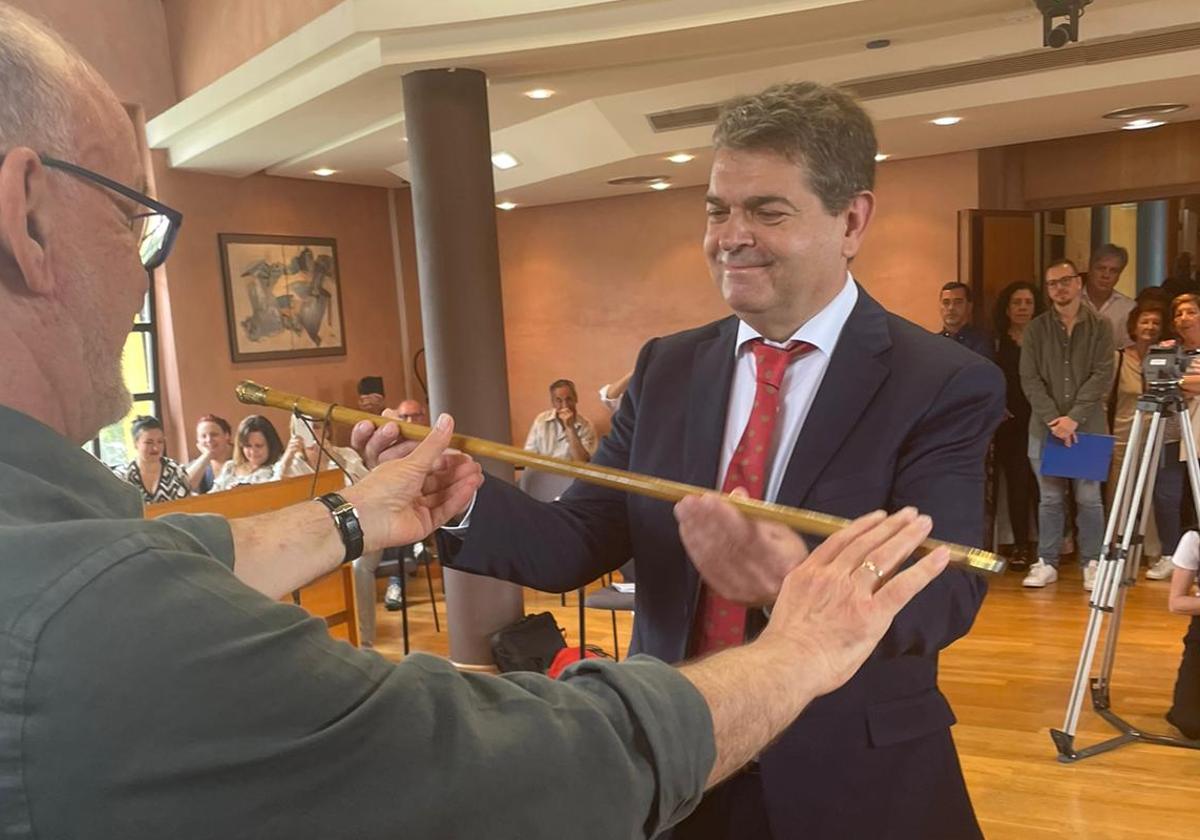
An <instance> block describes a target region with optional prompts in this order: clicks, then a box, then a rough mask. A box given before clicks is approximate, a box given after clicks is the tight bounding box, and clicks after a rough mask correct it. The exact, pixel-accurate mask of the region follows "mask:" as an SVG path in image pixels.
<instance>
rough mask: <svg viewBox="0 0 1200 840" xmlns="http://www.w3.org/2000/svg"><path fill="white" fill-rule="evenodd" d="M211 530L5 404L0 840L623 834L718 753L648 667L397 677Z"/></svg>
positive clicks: (414, 665)
mask: <svg viewBox="0 0 1200 840" xmlns="http://www.w3.org/2000/svg"><path fill="white" fill-rule="evenodd" d="M232 566H233V543H232V538H231V535H230V531H229V526H228V524H227V523H226V522H225V520H223V519H221V518H219V517H214V516H175V517H163V518H161V519H156V520H146V519H143V518H142V505H141V500H140V498H139V494H138V492H137V490H135V489H134V488H133V487H131V486H129V485H127V484H124V483H122V482H121V481H120V480H119V479H117V478H115V477H114V476H113V475H112V474H111V473H110V472H109V471H108V469H106V468H105V467H104V466H103V465H102V464H100V463H99V462H98V461H96V460H94V459H93V458H92V457H91V456H90V455H88V454H87V453H85V452H83V451H82V450H80V449H79V448H78V447H76V446H73V445H71V444H70V443H68V442H67V441H66V440H65V439H63V438H62V437H61V436H59V435H58V434H56V433H55V432H53V431H52V430H50V429H48V428H47V427H45V426H43V425H41V424H39V423H37V422H36V421H34V420H32V419H31V418H29V417H27V416H25V415H23V414H19V413H17V412H14V411H12V410H11V409H8V408H5V407H3V406H0V836H3V837H39V838H51V837H53V838H60V837H61V838H67V837H71V838H90V837H94V838H106V840H113V839H114V838H121V840H135V839H136V838H147V840H150V839H151V838H152V839H153V840H163V838H171V839H172V840H186V838H201V837H204V838H238V837H246V838H308V837H311V838H321V840H331V839H332V838H348V840H350V839H352V840H366V839H367V838H383V837H413V838H425V837H429V838H460V837H461V838H505V837H511V838H537V837H572V838H576V837H596V838H612V837H642V836H648V835H651V834H653V833H655V832H657V831H659V830H661V829H662V828H664V827H666V826H668V825H669V824H671V823H673V822H675V821H677V820H678V819H680V818H682V817H683V816H685V815H686V814H687V813H688V812H690V811H691V810H692V808H693V807H694V806H695V804H696V803H697V802H698V801H699V798H700V793H701V790H702V788H703V785H704V781H705V778H706V777H707V775H708V773H709V771H710V769H711V767H712V763H713V760H714V756H715V750H714V744H713V737H712V721H711V718H710V716H709V713H708V708H707V706H706V705H705V703H704V701H703V699H702V698H701V696H700V694H699V693H698V692H697V691H696V690H695V688H694V687H693V686H692V685H691V683H690V682H688V681H687V680H686V679H685V678H684V677H682V676H680V675H679V673H678V672H677V671H675V670H674V669H672V668H670V667H668V666H666V665H664V664H662V663H661V662H658V661H657V660H654V659H650V658H648V657H635V658H634V659H632V660H630V661H629V662H627V663H622V664H620V665H615V664H613V663H610V662H598V661H596V660H589V661H588V662H585V663H581V664H580V665H578V666H575V667H574V669H573V670H572V671H571V672H569V675H568V677H566V678H565V679H564V680H562V681H559V682H554V681H551V680H548V679H545V678H544V677H541V676H538V675H533V674H525V675H508V676H505V677H499V678H498V677H489V676H484V675H475V674H464V673H460V672H458V671H457V670H456V669H455V668H454V667H453V666H452V665H450V663H448V662H447V661H445V660H443V659H440V658H437V657H433V656H427V655H423V654H416V655H413V656H410V657H407V658H406V659H405V660H404V661H403V662H402V663H400V664H398V665H397V664H392V663H390V662H388V661H386V660H384V659H383V658H381V657H380V656H378V655H376V654H374V653H370V652H365V651H359V650H356V649H354V648H352V647H350V646H349V645H347V644H345V643H343V642H338V641H336V640H334V639H332V638H331V637H330V636H329V634H328V632H327V631H326V629H325V626H324V623H323V622H322V621H320V620H319V619H314V618H312V617H310V616H308V614H307V613H305V612H304V611H303V610H301V609H299V608H298V607H293V606H291V605H285V604H280V603H276V602H274V601H272V600H270V599H268V598H266V597H264V596H263V595H261V594H259V593H257V592H255V591H253V590H251V589H250V588H248V587H247V586H245V585H244V584H242V583H241V582H240V581H239V580H238V579H237V578H236V577H234V575H233V574H232V572H231V569H232Z"/></svg>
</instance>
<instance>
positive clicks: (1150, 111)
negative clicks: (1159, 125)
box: [1103, 102, 1187, 121]
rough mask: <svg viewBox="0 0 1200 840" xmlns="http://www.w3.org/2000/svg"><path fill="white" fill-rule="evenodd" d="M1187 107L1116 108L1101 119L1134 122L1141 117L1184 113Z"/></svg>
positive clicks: (1171, 105) (1163, 105) (1135, 106)
mask: <svg viewBox="0 0 1200 840" xmlns="http://www.w3.org/2000/svg"><path fill="white" fill-rule="evenodd" d="M1186 110H1187V106H1186V105H1184V104H1182V103H1180V102H1162V103H1159V104H1157V105H1134V106H1133V107H1131V108H1118V109H1117V110H1115V111H1109V112H1108V113H1107V114H1104V115H1103V117H1104V119H1106V120H1122V121H1125V120H1136V119H1141V118H1143V117H1163V116H1166V115H1167V114H1177V113H1179V112H1180V111H1186Z"/></svg>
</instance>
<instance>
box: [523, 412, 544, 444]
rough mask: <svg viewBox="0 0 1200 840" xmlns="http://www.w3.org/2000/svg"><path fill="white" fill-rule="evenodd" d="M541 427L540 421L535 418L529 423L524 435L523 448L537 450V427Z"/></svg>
mask: <svg viewBox="0 0 1200 840" xmlns="http://www.w3.org/2000/svg"><path fill="white" fill-rule="evenodd" d="M539 428H541V423H539V422H538V421H537V420H536V419H535V420H534V421H533V422H532V423H530V424H529V434H527V435H525V448H526V449H528V450H529V451H530V452H538V451H540V450H539V449H538V429H539Z"/></svg>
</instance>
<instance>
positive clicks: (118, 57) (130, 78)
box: [6, 0, 175, 119]
mask: <svg viewBox="0 0 1200 840" xmlns="http://www.w3.org/2000/svg"><path fill="white" fill-rule="evenodd" d="M6 2H8V3H10V4H11V5H13V6H16V7H17V8H18V9H22V10H23V11H26V12H28V13H30V14H32V15H34V16H35V17H38V18H40V19H41V20H43V21H45V22H46V23H48V24H49V25H50V27H51V28H52V29H54V31H56V32H57V33H58V34H59V35H61V36H62V37H63V38H65V39H66V40H67V41H69V42H70V43H71V44H72V45H73V46H74V47H75V48H76V49H77V50H79V52H80V53H81V54H82V55H83V57H84V58H85V59H87V60H88V62H90V63H91V64H92V66H93V67H95V68H96V69H97V70H98V71H99V72H100V75H102V76H103V77H104V78H105V79H106V80H107V81H108V83H109V85H110V86H111V87H112V89H113V90H114V91H116V94H117V97H118V98H120V99H121V100H122V101H123V102H130V103H136V104H138V105H141V106H142V108H143V110H144V111H145V113H146V118H147V119H149V118H151V117H153V116H155V115H156V114H158V113H160V112H161V111H165V110H166V109H167V108H169V107H171V106H172V105H174V104H175V83H174V81H173V80H172V77H171V58H170V54H169V53H168V51H167V28H166V22H165V20H164V18H163V9H162V4H161V2H160V0H6Z"/></svg>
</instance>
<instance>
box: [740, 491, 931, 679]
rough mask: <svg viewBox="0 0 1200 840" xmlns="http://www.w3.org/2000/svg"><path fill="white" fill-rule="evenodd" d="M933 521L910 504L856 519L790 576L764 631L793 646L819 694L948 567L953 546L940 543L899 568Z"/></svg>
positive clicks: (765, 637) (766, 638)
mask: <svg viewBox="0 0 1200 840" xmlns="http://www.w3.org/2000/svg"><path fill="white" fill-rule="evenodd" d="M932 527H933V522H932V520H931V519H930V518H929V517H928V516H920V515H918V514H917V510H916V508H911V507H910V508H904V509H903V510H901V511H899V512H897V513H894V514H892V515H891V516H887V515H886V514H884V512H883V511H875V512H874V513H869V514H867V515H866V516H861V517H859V518H858V519H856V520H854V521H853V522H852V523H850V524H849V525H848V526H846V527H845V528H843V529H842V530H841V531H838V532H837V533H835V534H834V535H833V536H831V537H829V538H828V539H826V540H825V542H823V543H822V544H821V545H820V546H818V547H817V549H816V550H815V551H813V552H812V554H810V555H809V556H808V558H807V559H806V560H805V561H804V562H803V563H801V564H800V565H798V566H797V567H796V568H795V569H793V570H792V571H791V572H790V573H789V574H788V576H787V577H786V578H785V579H784V582H783V587H782V589H781V590H780V593H779V598H778V599H777V600H776V601H775V607H774V609H773V610H772V612H771V620H770V623H768V625H767V627H766V629H765V630H763V633H762V635H761V636H760V639H761V640H762V641H763V642H766V643H777V644H781V645H783V646H785V647H787V648H790V649H791V650H792V651H793V653H794V655H795V657H796V659H795V661H796V662H801V663H803V664H804V667H805V669H806V670H807V672H808V676H809V677H810V678H811V679H812V680H813V681H814V683H813V685H814V688H815V690H816V693H817V694H825V693H828V692H830V691H833V690H834V689H836V688H838V687H839V686H841V685H842V684H843V683H845V682H846V681H847V680H848V679H850V677H852V676H853V675H854V672H855V671H857V670H858V669H859V667H860V666H861V665H862V664H863V662H865V661H866V659H867V657H868V656H870V654H871V651H872V650H874V649H875V646H876V645H878V644H879V641H880V639H882V638H883V635H884V633H886V632H887V630H888V628H889V627H890V626H891V624H892V619H894V618H895V617H896V613H898V612H899V611H900V610H901V609H902V608H903V607H904V606H905V605H906V604H907V603H908V602H909V601H911V600H912V599H913V598H914V597H915V596H916V595H917V593H918V592H920V591H921V590H922V589H924V588H925V587H926V586H927V585H928V584H929V583H930V581H932V580H933V579H934V578H936V577H937V576H938V575H939V574H941V573H942V571H943V570H944V569H945V568H946V564H947V563H948V562H949V561H950V553H949V551H948V550H947V549H946V548H945V547H941V548H938V549H936V550H934V551H932V552H930V553H929V554H927V555H926V556H925V557H922V558H921V559H920V560H918V561H916V562H915V563H914V564H912V565H911V566H910V567H909V568H907V569H905V570H904V571H902V572H900V573H898V574H894V573H895V572H896V570H897V569H898V568H899V567H900V566H901V564H903V563H904V561H905V560H907V559H908V558H909V557H910V556H911V555H912V553H913V551H914V550H916V548H917V546H919V545H920V544H921V541H922V540H924V539H925V537H927V536H929V532H930V529H931V528H932ZM796 541H797V543H799V542H800V539H799V537H796Z"/></svg>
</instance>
